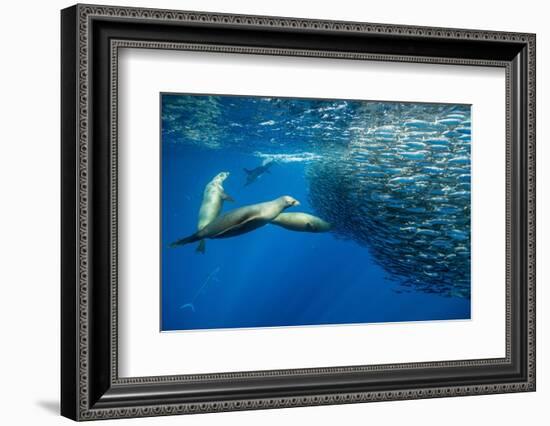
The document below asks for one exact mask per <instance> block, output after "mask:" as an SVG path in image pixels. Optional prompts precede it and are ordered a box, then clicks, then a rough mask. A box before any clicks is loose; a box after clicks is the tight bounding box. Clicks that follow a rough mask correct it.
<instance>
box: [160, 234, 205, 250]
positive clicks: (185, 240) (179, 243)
mask: <svg viewBox="0 0 550 426" xmlns="http://www.w3.org/2000/svg"><path fill="white" fill-rule="evenodd" d="M198 240H199V238H198V237H197V234H193V235H190V236H189V237H185V238H180V239H179V240H176V241H174V242H173V243H172V244H170V245H168V248H175V247H179V246H183V245H185V244H189V243H194V242H195V241H198Z"/></svg>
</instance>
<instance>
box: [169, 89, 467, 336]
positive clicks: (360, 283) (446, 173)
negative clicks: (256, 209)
mask: <svg viewBox="0 0 550 426" xmlns="http://www.w3.org/2000/svg"><path fill="white" fill-rule="evenodd" d="M469 120H470V108H469V107H468V106H464V105H434V104H402V103H388V102H386V103H384V102H364V101H343V100H308V99H284V98H257V97H235V96H198V95H197V96H192V95H176V94H163V95H162V120H161V126H162V128H161V130H162V141H161V143H162V188H161V193H162V200H161V208H162V230H161V234H162V235H161V260H162V274H161V275H162V279H161V296H162V297H161V304H162V306H161V330H163V331H168V330H191V329H218V328H237V327H238V328H243V327H246V328H248V327H274V326H300V325H322V324H352V323H373V322H394V321H421V320H447V319H467V318H470V275H469V274H470V257H469V253H470V247H469V241H470V240H469V238H470V235H469V232H470V227H469V221H470V217H469V200H470V199H469V167H470V163H469V161H470V151H469V144H470V133H469V128H470V121H469ZM434 147H435V148H434ZM267 163H270V164H271V165H270V167H269V172H266V173H264V174H262V175H261V176H260V177H258V178H257V179H256V180H254V181H253V182H252V183H250V184H249V185H245V183H246V178H247V173H246V172H245V171H244V170H243V169H244V168H247V169H254V168H256V167H259V166H262V164H264V165H265V164H267ZM222 171H226V172H229V173H230V175H229V177H228V178H227V179H226V180H225V182H224V183H223V187H224V189H225V192H226V193H227V194H229V195H230V196H231V197H232V198H234V200H235V201H234V202H229V201H226V202H225V203H224V206H223V210H222V214H223V212H226V211H229V210H231V209H233V208H236V207H240V206H244V205H249V204H255V203H259V202H264V201H269V200H273V199H275V198H277V197H279V196H282V195H291V196H292V197H294V198H296V199H297V200H299V201H300V203H301V205H300V206H299V207H292V208H289V209H288V210H287V212H298V211H299V212H307V213H310V214H314V215H316V216H319V217H321V218H323V219H324V220H326V221H328V222H330V223H331V225H332V230H331V231H330V232H326V233H309V232H294V231H289V230H287V229H283V228H281V227H278V226H274V225H273V224H267V225H265V226H263V227H261V228H259V229H257V230H254V231H252V232H250V233H247V234H244V235H240V236H236V237H232V238H225V239H210V240H206V252H205V253H204V254H200V253H197V252H196V251H195V249H196V246H197V243H193V244H189V245H184V246H181V247H176V248H169V247H168V246H169V245H170V243H172V242H174V241H176V240H178V239H180V238H182V237H185V236H188V235H191V234H193V233H194V232H196V230H197V215H198V211H199V208H200V205H201V202H202V197H203V191H204V188H205V186H206V184H208V183H209V182H210V181H211V180H212V178H213V177H214V176H216V175H217V174H218V173H220V172H222Z"/></svg>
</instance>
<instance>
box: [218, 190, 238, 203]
mask: <svg viewBox="0 0 550 426" xmlns="http://www.w3.org/2000/svg"><path fill="white" fill-rule="evenodd" d="M221 196H222V200H224V201H230V202H232V203H234V202H235V199H234V198H233V197H232V196H231V195H228V194H226V193H225V192H222V194H221Z"/></svg>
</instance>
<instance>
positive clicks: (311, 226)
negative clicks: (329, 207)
mask: <svg viewBox="0 0 550 426" xmlns="http://www.w3.org/2000/svg"><path fill="white" fill-rule="evenodd" d="M271 223H272V224H274V225H278V226H281V227H283V228H285V229H288V230H290V231H298V232H327V231H330V223H328V222H325V221H324V220H323V219H321V218H320V217H317V216H313V215H311V214H308V213H281V214H280V215H279V216H277V217H276V218H275V219H273V220H272V221H271Z"/></svg>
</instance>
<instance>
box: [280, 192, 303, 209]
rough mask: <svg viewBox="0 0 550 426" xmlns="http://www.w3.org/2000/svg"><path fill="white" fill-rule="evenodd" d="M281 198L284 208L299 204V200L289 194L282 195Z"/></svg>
mask: <svg viewBox="0 0 550 426" xmlns="http://www.w3.org/2000/svg"><path fill="white" fill-rule="evenodd" d="M281 200H282V201H283V204H284V206H285V209H286V208H287V207H294V206H299V205H300V202H299V201H298V200H297V199H296V198H293V197H291V196H290V195H284V196H282V197H281Z"/></svg>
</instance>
